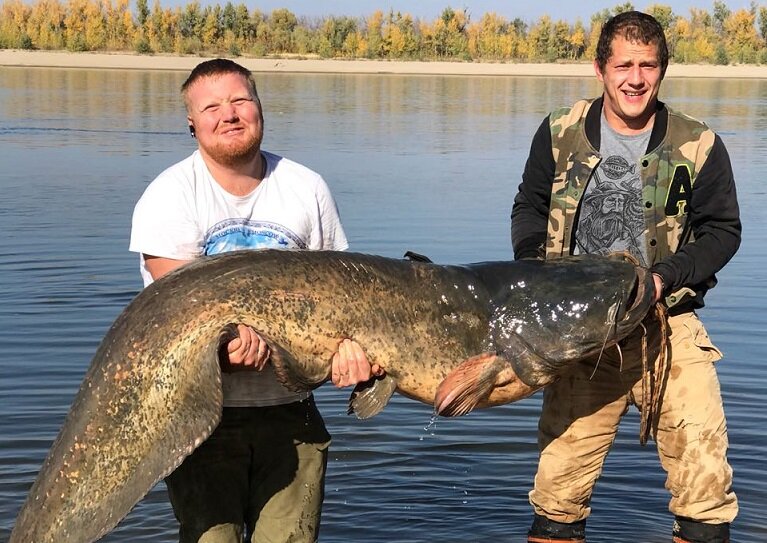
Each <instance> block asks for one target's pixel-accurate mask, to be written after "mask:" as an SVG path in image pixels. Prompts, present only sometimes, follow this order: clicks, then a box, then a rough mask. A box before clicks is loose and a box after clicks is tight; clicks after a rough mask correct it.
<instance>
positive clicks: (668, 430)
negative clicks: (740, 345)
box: [530, 312, 738, 541]
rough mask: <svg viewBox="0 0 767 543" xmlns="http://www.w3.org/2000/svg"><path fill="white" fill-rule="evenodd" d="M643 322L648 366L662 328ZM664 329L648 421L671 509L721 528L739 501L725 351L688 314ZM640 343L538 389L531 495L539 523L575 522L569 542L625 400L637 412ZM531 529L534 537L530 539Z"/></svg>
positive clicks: (631, 341)
mask: <svg viewBox="0 0 767 543" xmlns="http://www.w3.org/2000/svg"><path fill="white" fill-rule="evenodd" d="M645 324H646V327H647V346H648V349H647V353H648V354H647V359H648V367H653V366H654V365H655V363H656V359H657V358H658V352H659V349H658V345H660V324H659V323H658V322H657V321H655V320H653V321H649V322H648V321H646V322H645ZM666 331H667V334H668V341H667V346H668V349H669V352H668V359H669V362H668V364H667V366H666V367H665V369H664V370H663V371H662V372H659V375H660V377H661V378H662V381H661V388H660V394H659V395H660V398H659V401H658V403H657V404H656V405H657V413H656V414H655V415H654V416H652V417H651V420H650V421H649V422H650V424H651V436H652V437H653V438H654V440H655V442H656V444H657V450H658V456H659V458H660V462H661V465H662V466H663V469H664V470H665V471H666V474H667V477H666V488H667V489H668V491H669V492H670V494H671V500H670V502H669V510H670V511H671V513H672V514H673V515H674V516H675V517H676V518H677V519H685V520H684V521H685V522H688V521H689V522H692V523H693V524H694V525H699V524H701V523H702V524H709V525H712V526H710V527H711V528H717V527H716V526H715V525H723V526H720V527H719V528H722V529H724V528H727V527H728V526H729V523H730V522H731V521H732V520H733V519H734V518H735V516H736V514H737V512H738V504H737V499H736V497H735V494H734V493H733V491H732V488H731V486H732V469H731V468H730V465H729V464H728V462H727V456H726V454H727V447H728V441H727V425H726V422H725V417H724V410H723V406H722V397H721V393H720V389H719V380H718V378H717V375H716V370H715V368H714V363H715V362H716V361H717V360H719V359H720V358H721V356H722V355H721V352H720V351H719V349H717V348H716V346H714V344H713V343H712V342H711V340H710V339H709V337H708V334H707V333H706V330H705V328H704V327H703V324H702V323H701V322H700V320H699V319H698V317H697V315H696V314H695V313H694V312H687V313H682V314H679V315H674V316H669V317H668V326H667V328H666ZM641 337H642V333H641V330H640V331H638V332H635V333H634V334H632V336H631V337H630V338H628V339H627V340H624V342H622V345H621V351H622V353H623V357H622V361H621V357H620V355H619V352H618V349H617V348H615V347H613V348H610V349H608V350H606V351H605V352H604V353H603V354H602V356H601V359H600V360H599V361H598V363H597V360H596V359H593V360H588V361H585V362H583V363H580V364H578V365H577V367H575V368H574V369H573V371H571V372H569V373H567V374H566V375H565V376H563V377H562V378H561V379H560V380H559V381H557V382H556V383H554V384H552V385H549V386H548V387H547V388H546V389H545V390H544V399H543V410H542V414H541V417H540V421H539V425H538V430H539V431H538V446H539V450H540V460H539V466H538V472H537V474H536V476H535V484H534V488H533V490H532V491H531V492H530V503H531V504H532V506H533V509H534V512H535V514H536V521H538V522H539V520H540V519H541V518H542V519H544V520H545V519H548V520H550V521H553V522H554V523H555V525H556V526H559V524H560V523H561V524H563V525H565V527H566V525H573V527H575V528H576V529H577V530H576V532H575V533H574V534H573V536H574V537H578V536H582V535H583V532H584V531H585V519H586V518H587V517H588V515H589V513H590V512H591V508H590V499H591V494H592V491H593V489H594V485H595V483H596V481H597V479H598V478H599V476H600V474H601V472H602V465H603V463H604V460H605V457H606V456H607V452H608V451H609V449H610V446H611V445H612V443H613V441H614V439H615V435H616V432H617V430H618V425H619V423H620V420H621V417H622V416H623V415H624V414H625V413H626V412H627V411H628V408H629V406H630V405H631V404H633V405H635V406H637V407H638V408H639V409H640V410H641V409H643V406H642V397H643V396H642V341H641ZM655 367H658V366H655ZM636 476H637V477H641V476H642V475H641V472H637V473H636ZM631 491H632V490H631V489H627V492H631ZM539 524H540V522H539ZM676 524H678V523H676ZM535 526H536V524H535V523H534V524H533V529H532V530H531V537H532V536H534V535H536V534H534V530H535ZM714 531H721V530H717V529H715V530H714ZM539 535H546V534H539ZM563 535H567V534H563ZM635 535H639V534H635ZM564 540H566V539H564ZM712 541H725V539H713V540H712Z"/></svg>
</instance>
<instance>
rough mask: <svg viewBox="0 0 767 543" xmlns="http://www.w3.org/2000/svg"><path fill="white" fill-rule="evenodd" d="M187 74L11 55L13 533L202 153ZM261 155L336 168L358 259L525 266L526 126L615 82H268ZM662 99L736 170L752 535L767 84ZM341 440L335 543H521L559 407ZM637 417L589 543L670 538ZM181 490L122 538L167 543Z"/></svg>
mask: <svg viewBox="0 0 767 543" xmlns="http://www.w3.org/2000/svg"><path fill="white" fill-rule="evenodd" d="M185 75H186V74H184V73H181V72H150V71H146V72H144V71H117V70H75V69H30V68H0V165H1V166H2V168H1V169H0V194H1V195H2V196H1V197H0V232H1V234H0V278H1V279H0V368H1V369H0V541H6V540H7V539H8V536H9V534H10V530H11V528H12V526H13V522H14V519H15V517H16V514H17V513H18V510H19V508H20V507H21V504H22V502H23V500H24V498H25V496H26V493H27V491H28V489H29V486H30V485H31V483H32V481H33V479H34V477H35V476H36V473H37V471H38V470H39V467H40V464H41V462H42V460H43V458H44V456H45V454H46V452H47V450H48V448H49V447H50V445H51V442H52V440H53V438H54V437H55V435H56V433H57V432H58V429H59V427H60V425H61V423H62V421H63V418H64V416H65V414H66V412H67V410H68V408H69V405H70V403H71V401H72V399H73V397H74V394H75V392H76V390H77V388H78V386H79V383H80V381H81V379H82V377H83V375H84V373H85V371H86V369H87V367H88V364H89V363H90V359H91V357H92V355H93V353H94V352H95V349H96V346H97V345H98V343H99V341H100V340H101V338H102V337H103V335H104V334H105V332H106V330H107V329H108V327H109V325H110V324H111V322H112V321H113V319H114V318H115V317H116V316H117V315H118V314H119V312H120V311H121V310H122V308H124V307H125V305H126V304H127V303H128V302H129V301H130V300H131V298H132V297H133V296H134V295H135V294H136V293H137V292H138V290H139V289H140V287H141V283H140V279H139V274H138V263H137V257H136V256H135V255H133V254H130V253H129V252H128V250H127V247H128V236H129V231H130V217H131V212H132V208H133V205H134V203H135V201H136V200H137V198H138V197H139V195H140V194H141V193H142V191H143V190H144V188H145V187H146V185H147V183H149V182H150V181H151V180H152V179H153V177H154V176H155V175H156V174H157V173H158V172H160V171H161V170H162V169H164V168H165V167H167V166H168V165H170V164H172V163H173V162H176V161H178V160H180V159H182V158H184V157H185V156H187V155H188V154H189V153H190V152H191V151H192V150H193V149H194V147H195V142H194V140H192V139H191V138H190V137H189V134H188V132H187V131H186V126H185V119H184V111H183V109H182V105H181V101H180V99H179V96H178V90H177V89H178V88H179V86H180V84H181V82H182V81H183V79H184V77H185ZM257 83H258V85H259V89H260V94H261V99H262V102H263V106H264V110H265V117H266V131H267V132H266V137H265V140H264V145H263V147H264V149H266V150H269V151H272V152H275V153H278V154H283V155H285V156H287V157H289V158H292V159H294V160H297V161H299V162H301V163H303V164H305V165H307V166H309V167H311V168H313V169H315V170H317V171H319V172H320V173H322V175H323V176H324V177H325V179H326V180H327V181H328V184H329V185H330V187H331V189H332V191H333V193H334V194H335V197H336V200H337V202H338V205H339V208H340V212H341V216H342V219H343V222H344V225H345V228H346V231H347V234H348V236H349V239H350V243H351V249H352V250H355V251H359V252H366V253H373V254H379V255H384V256H392V257H400V256H402V255H403V253H404V252H405V251H407V250H412V251H416V252H419V253H422V254H425V255H428V256H429V257H431V258H432V259H433V260H434V261H435V262H439V263H451V264H453V263H455V264H457V263H467V262H475V261H482V260H493V259H510V258H511V249H510V241H509V212H510V209H511V202H512V198H513V197H514V194H515V192H516V187H517V184H518V182H519V178H520V174H521V171H522V167H523V165H524V161H525V158H526V156H527V152H528V149H529V144H530V138H531V137H532V135H533V133H534V131H535V129H536V128H537V126H538V124H539V123H540V121H541V120H542V118H543V117H544V116H545V115H546V113H547V112H548V111H550V110H551V109H553V108H555V107H558V106H561V105H567V104H570V103H571V102H573V101H575V100H576V99H578V98H582V97H588V96H592V95H595V94H596V93H598V92H599V87H598V86H597V82H596V80H592V79H578V78H556V77H552V78H532V77H530V78H519V77H449V76H395V75H293V74H260V75H258V76H257ZM661 97H662V98H663V99H665V100H666V101H667V102H668V103H669V104H670V105H672V106H673V107H675V108H676V109H679V110H682V111H684V112H686V113H688V114H690V115H693V116H695V117H698V118H701V119H704V120H706V121H707V122H708V123H709V125H710V126H711V127H712V128H714V129H715V130H716V131H717V132H718V133H719V134H720V135H721V136H722V138H723V139H724V141H725V143H726V145H727V146H728V149H729V151H730V155H731V159H732V163H733V168H734V170H735V174H736V180H737V184H738V190H739V197H740V202H741V210H742V217H743V222H744V235H743V245H742V246H741V249H740V251H739V253H738V254H737V255H736V257H735V258H734V259H733V260H732V262H730V264H729V265H728V266H727V267H726V268H725V269H724V270H723V271H722V273H721V274H719V280H720V284H719V286H717V288H716V289H714V290H713V291H712V292H710V293H709V295H708V296H707V307H706V308H705V309H704V310H703V311H702V312H701V316H702V318H703V320H704V322H705V323H706V325H707V327H708V330H709V332H710V334H711V336H712V337H713V339H714V341H715V342H716V343H717V344H718V346H719V347H720V348H721V349H722V350H723V351H724V353H725V359H724V360H722V361H721V362H720V363H719V364H718V370H719V373H720V379H721V382H722V391H723V396H724V401H725V409H726V412H727V415H728V427H729V433H730V442H731V448H730V453H729V458H730V461H731V463H732V465H733V467H734V470H735V490H736V492H737V493H738V496H739V499H740V504H741V513H740V516H739V517H738V519H737V520H736V522H735V524H734V525H733V541H767V523H765V521H764V520H763V518H764V510H763V506H764V505H765V504H767V490H766V488H767V487H766V486H765V482H767V477H765V474H764V456H765V453H766V452H767V447H766V445H767V438H766V437H765V432H764V430H763V429H764V427H765V426H767V411H766V410H765V409H764V400H765V392H764V390H765V385H766V384H767V369H766V368H767V364H765V360H764V358H765V357H764V356H763V353H764V350H763V349H764V347H763V346H762V344H761V339H760V338H764V337H765V333H766V332H767V326H765V318H764V316H763V313H762V310H763V308H764V307H765V305H767V298H766V296H765V290H763V289H764V288H765V286H767V285H766V283H767V281H765V277H766V274H765V272H764V266H765V263H766V262H765V251H764V250H763V247H764V246H765V241H766V240H765V233H766V232H767V226H765V220H764V219H765V218H766V217H765V215H766V214H767V212H765V206H766V205H767V197H766V196H765V193H766V191H765V188H764V181H763V179H764V176H765V174H766V173H767V81H759V80H715V79H699V80H683V79H677V80H674V79H671V80H669V81H666V82H665V83H664V86H663V89H662V92H661ZM316 395H317V398H318V402H319V404H320V409H321V411H322V412H323V415H324V416H325V419H326V423H327V425H328V427H329V429H330V431H331V433H332V434H333V437H334V441H333V445H332V448H331V454H330V463H329V473H328V478H327V496H326V500H325V507H324V510H323V526H322V531H321V538H320V539H321V541H322V542H328V543H330V542H333V543H335V542H352V541H354V542H382V541H396V542H424V543H425V542H436V541H440V542H496V541H523V540H524V534H525V533H526V530H527V528H528V526H529V523H530V515H531V513H530V508H529V505H528V503H527V492H528V490H529V488H530V485H531V481H532V477H533V474H534V471H535V465H536V459H537V452H536V423H537V413H538V411H539V408H540V396H539V395H536V396H533V397H531V398H528V399H525V400H523V401H521V402H518V403H516V404H511V405H506V406H502V407H496V408H493V409H489V410H484V411H477V412H474V413H472V414H470V415H469V416H467V417H463V418H460V419H440V420H438V421H437V422H436V424H432V423H431V410H430V408H429V407H428V406H426V405H423V404H420V403H416V402H413V401H410V400H406V399H403V398H401V397H395V398H394V399H393V401H392V402H391V403H390V404H389V406H388V407H387V408H386V409H385V410H384V412H383V413H381V414H380V415H378V416H377V417H375V418H373V419H371V420H367V421H358V420H356V419H355V418H352V417H349V416H347V415H346V414H345V411H346V399H347V392H346V391H343V392H342V391H338V390H336V389H335V388H333V387H330V386H324V387H321V388H320V389H319V390H318V391H317V393H316ZM638 419H639V417H638V414H637V413H636V411H635V410H633V411H631V412H630V413H629V414H628V415H627V416H626V417H625V420H624V423H623V425H622V427H621V431H620V433H619V435H618V438H617V441H616V443H615V446H614V447H613V450H612V452H611V454H610V455H609V457H608V459H607V462H606V466H605V470H604V474H603V476H602V478H601V479H600V481H599V483H598V485H597V488H596V491H595V494H594V498H593V501H592V506H593V513H592V516H591V517H590V519H589V541H590V542H593V543H607V542H628V541H632V542H639V543H656V542H657V543H661V542H667V541H669V540H670V536H669V534H670V527H671V518H670V515H669V514H668V512H667V501H668V497H667V493H666V491H665V490H664V488H663V483H664V474H663V472H662V470H661V468H660V464H659V462H658V460H657V455H656V451H655V447H654V445H653V444H652V443H650V444H648V445H647V446H645V447H640V446H639V444H638V437H637V436H638ZM175 530H176V523H175V519H174V518H173V515H172V512H171V511H170V508H169V506H168V505H167V495H166V491H165V488H164V486H163V484H162V483H161V484H159V485H157V487H155V489H153V490H152V491H151V492H150V493H149V495H148V496H147V497H146V498H145V499H144V500H142V501H141V502H140V503H139V504H138V505H137V506H136V508H135V509H134V510H133V511H132V512H131V513H130V514H129V515H128V517H126V519H125V520H123V522H121V523H120V525H119V527H118V528H117V529H116V530H115V531H113V532H112V533H111V534H109V535H108V536H106V537H105V538H104V541H112V542H117V541H134V542H142V541H152V542H171V541H174V538H175Z"/></svg>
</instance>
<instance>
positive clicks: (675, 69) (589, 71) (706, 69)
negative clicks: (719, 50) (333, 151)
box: [0, 49, 767, 79]
mask: <svg viewBox="0 0 767 543" xmlns="http://www.w3.org/2000/svg"><path fill="white" fill-rule="evenodd" d="M201 60H204V57H194V56H166V55H134V54H124V53H114V54H112V53H69V52H65V51H21V50H13V49H2V50H0V66H34V67H57V68H98V69H125V70H182V71H188V70H191V69H192V68H193V67H194V66H195V65H196V64H197V63H199V62H200V61H201ZM237 61H238V62H240V63H241V64H243V65H244V66H246V67H247V68H248V69H250V70H252V71H254V72H285V73H350V74H352V73H357V74H422V75H509V76H538V77H590V76H593V75H594V70H593V68H592V66H591V64H590V63H581V64H524V63H513V64H512V63H491V62H405V61H385V60H316V59H277V58H272V59H263V58H243V57H240V58H238V59H237ZM667 77H703V78H741V79H767V66H745V65H740V66H709V65H688V64H672V65H671V66H669V68H668V73H667Z"/></svg>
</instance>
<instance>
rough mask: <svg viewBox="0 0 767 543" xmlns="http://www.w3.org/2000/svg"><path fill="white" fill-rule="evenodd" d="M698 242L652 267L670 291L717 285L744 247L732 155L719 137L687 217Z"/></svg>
mask: <svg viewBox="0 0 767 543" xmlns="http://www.w3.org/2000/svg"><path fill="white" fill-rule="evenodd" d="M687 220H688V221H690V226H691V228H692V232H693V234H694V241H693V242H691V243H687V244H686V245H684V246H682V247H680V248H679V249H678V250H677V252H676V253H675V254H673V255H671V256H669V257H667V258H664V259H663V260H662V261H660V262H658V263H656V264H655V265H653V266H652V271H654V272H657V273H659V274H660V275H661V277H663V280H664V283H665V284H666V292H667V293H669V292H674V291H675V290H678V289H680V288H682V287H690V288H692V289H694V290H698V288H696V286H698V285H703V284H706V283H709V284H710V285H709V286H713V284H712V280H713V279H714V274H715V273H716V272H718V271H719V270H721V269H722V268H723V267H724V265H725V264H727V262H729V260H730V259H731V258H732V257H733V255H734V254H735V252H736V251H737V250H738V247H739V246H740V236H741V224H740V212H739V209H738V198H737V195H736V192H735V180H734V179H733V174H732V166H731V165H730V157H729V155H728V154H727V149H726V148H725V146H724V143H723V142H722V140H721V139H720V138H719V136H716V137H715V139H714V146H713V148H712V149H711V153H709V156H708V158H707V159H706V162H705V163H704V164H703V167H702V168H701V170H700V173H699V174H698V176H697V178H696V179H695V183H694V185H693V187H692V195H691V198H690V210H689V216H688V218H687Z"/></svg>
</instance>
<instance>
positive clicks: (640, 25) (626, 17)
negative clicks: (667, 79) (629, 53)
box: [596, 11, 668, 77]
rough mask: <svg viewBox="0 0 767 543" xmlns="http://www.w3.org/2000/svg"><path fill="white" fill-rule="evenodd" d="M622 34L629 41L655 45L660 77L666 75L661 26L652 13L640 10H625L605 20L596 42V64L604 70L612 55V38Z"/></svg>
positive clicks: (663, 36) (665, 54)
mask: <svg viewBox="0 0 767 543" xmlns="http://www.w3.org/2000/svg"><path fill="white" fill-rule="evenodd" d="M617 36H622V37H624V38H625V39H626V40H628V41H630V42H638V43H642V44H645V45H655V46H656V47H657V49H658V60H659V61H660V73H661V77H663V76H664V75H666V68H667V67H668V45H666V35H665V34H664V33H663V27H662V26H661V25H660V23H659V22H658V21H657V20H656V19H655V17H653V16H652V15H648V14H647V13H642V12H641V11H625V12H623V13H619V14H618V15H616V16H614V17H611V18H610V19H608V20H607V22H606V23H605V25H604V26H603V27H602V32H601V33H600V34H599V42H597V58H596V61H597V64H598V65H599V70H600V71H602V72H604V70H605V66H606V65H607V61H608V60H609V59H610V56H611V55H612V44H613V40H614V39H615V38H616V37H617Z"/></svg>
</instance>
